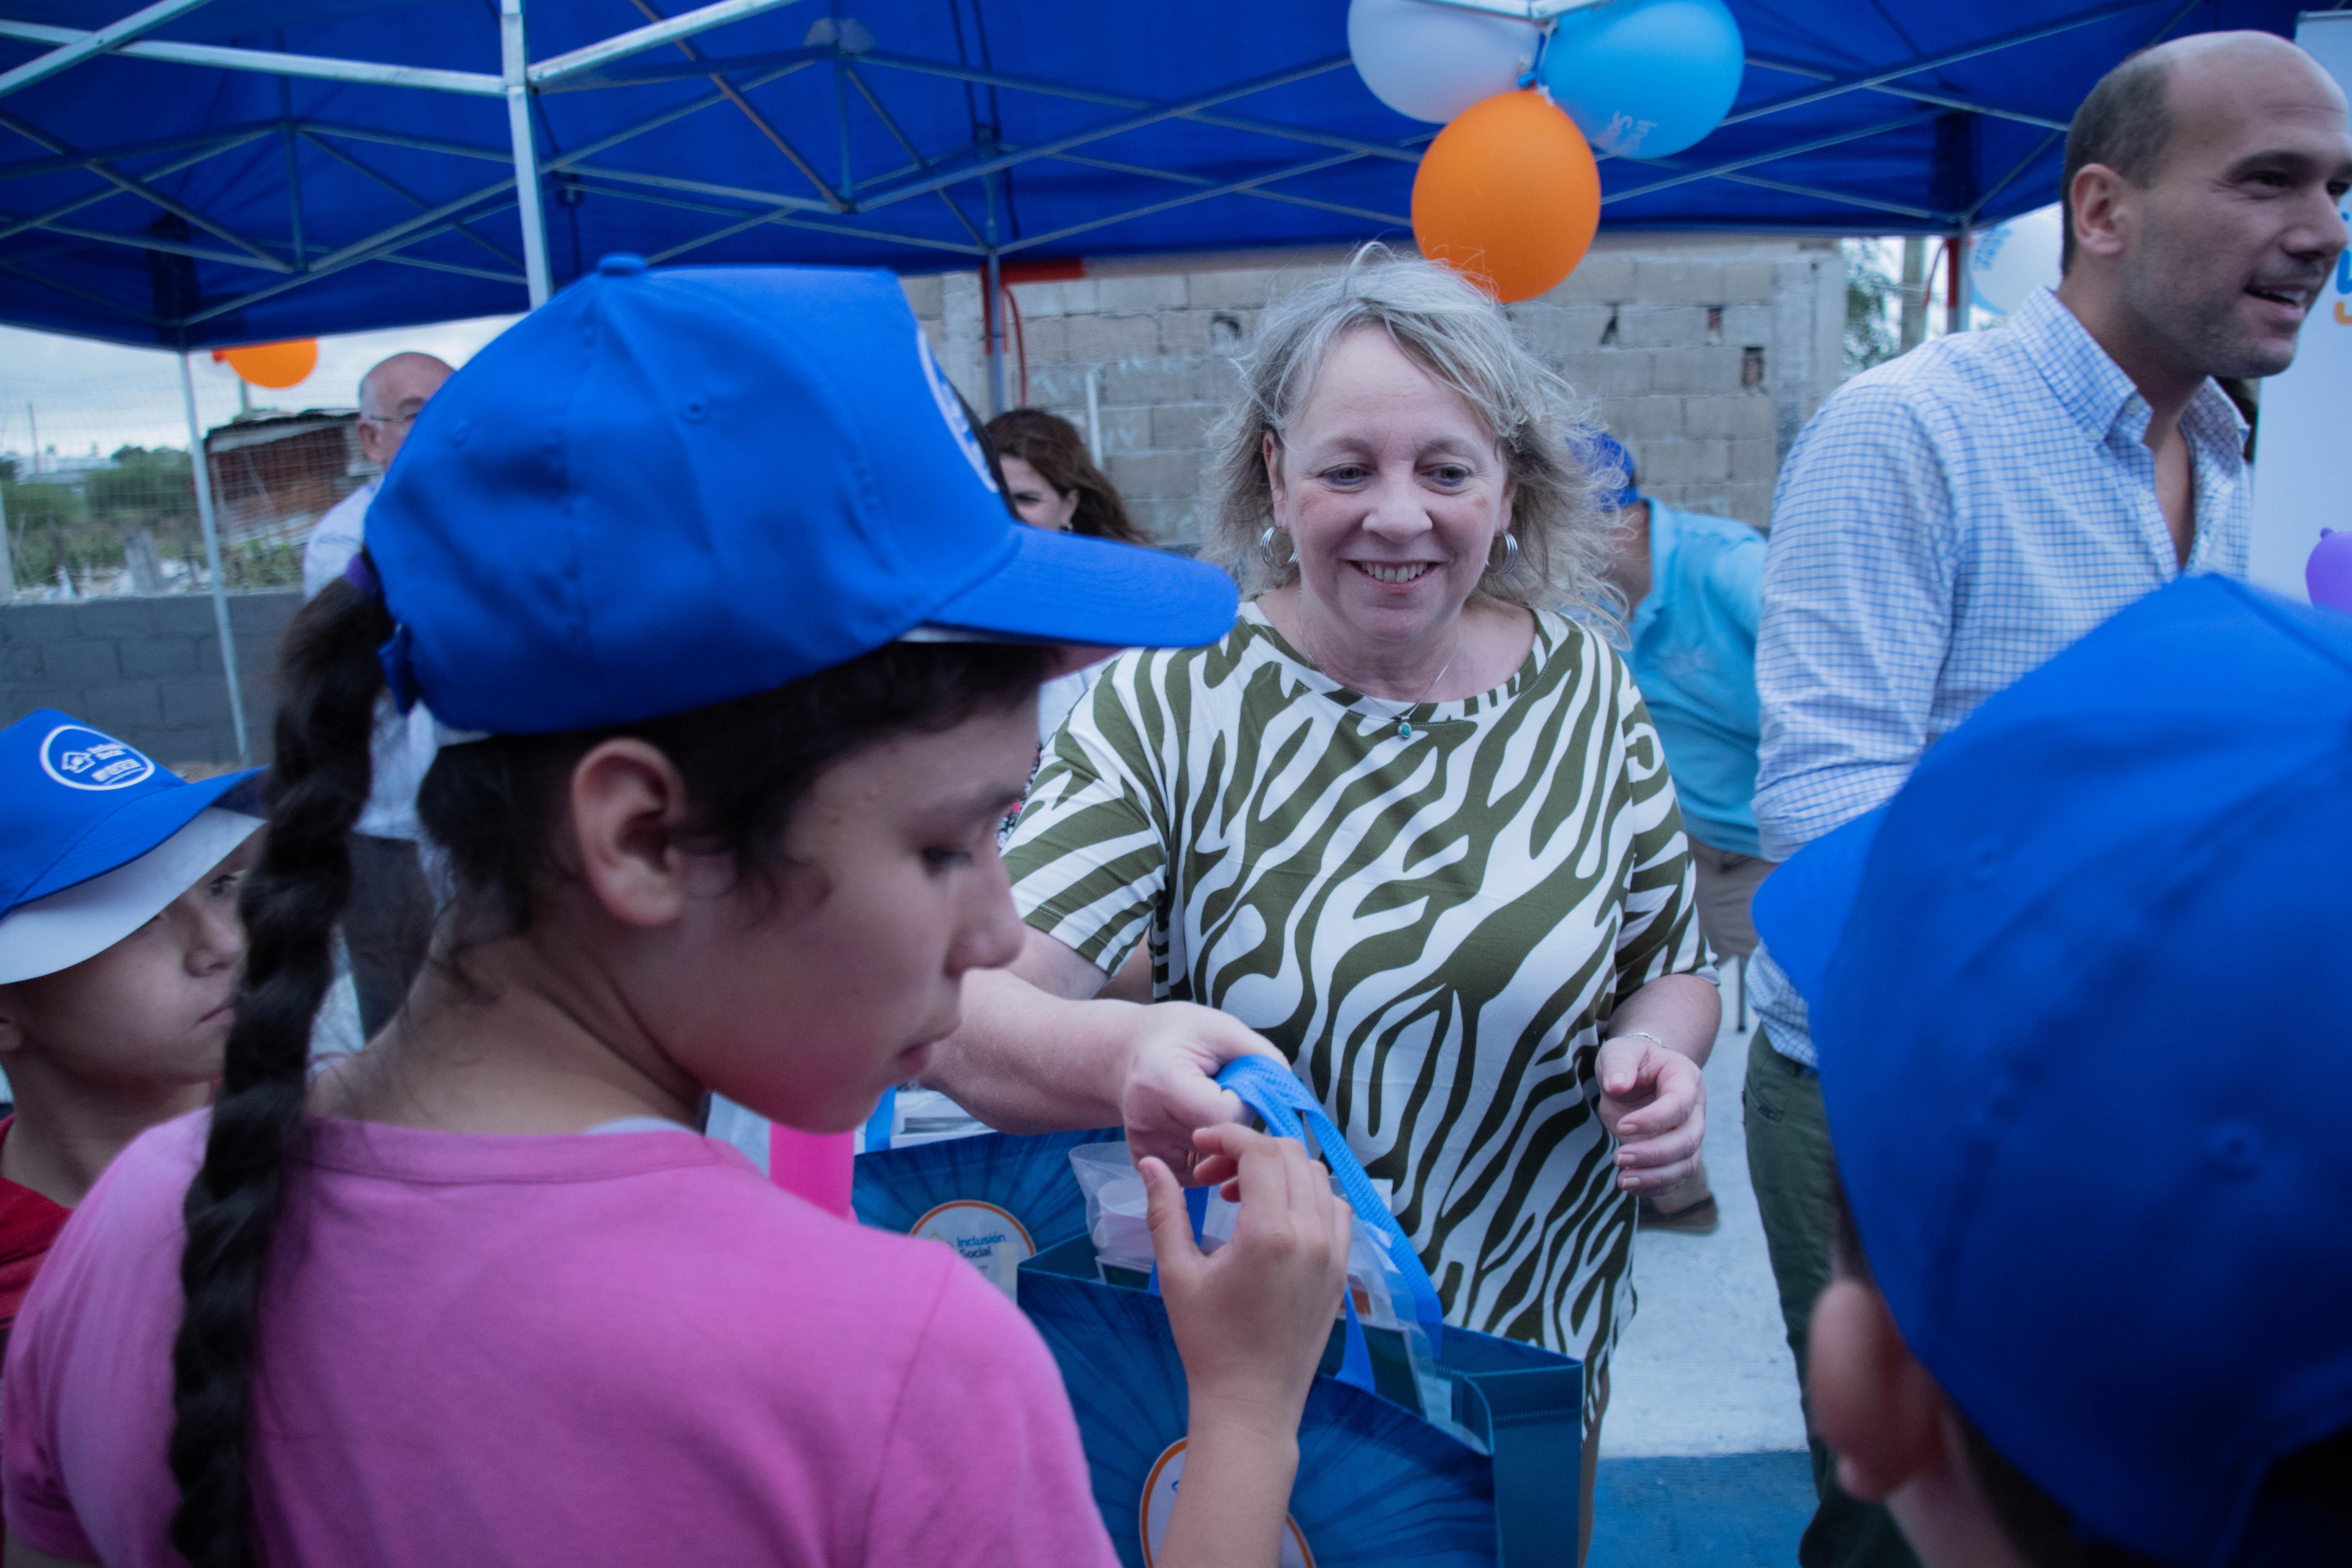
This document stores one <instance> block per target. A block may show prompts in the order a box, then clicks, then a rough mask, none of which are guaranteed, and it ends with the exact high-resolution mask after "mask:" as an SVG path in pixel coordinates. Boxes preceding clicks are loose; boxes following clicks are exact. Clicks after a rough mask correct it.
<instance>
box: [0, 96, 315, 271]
mask: <svg viewBox="0 0 2352 1568" xmlns="http://www.w3.org/2000/svg"><path fill="white" fill-rule="evenodd" d="M0 126H5V127H6V128H7V129H8V130H10V131H14V132H16V134H17V135H19V136H22V137H23V138H24V139H25V140H26V141H27V142H37V143H38V144H39V145H41V146H43V147H46V148H47V149H48V150H49V151H50V152H52V153H57V154H58V155H59V156H61V157H70V156H72V155H73V154H74V153H77V152H79V148H77V147H75V146H74V145H73V144H72V143H71V142H68V141H66V140H65V139H64V138H63V137H60V136H52V135H50V134H49V133H48V132H46V131H44V130H42V129H41V128H40V127H39V126H37V125H35V124H34V123H33V122H32V121H28V120H26V119H23V118H22V117H20V116H18V115H15V114H10V113H8V112H6V111H5V110H0ZM87 167H88V169H89V173H91V174H96V175H97V176H98V177H99V178H100V179H101V180H104V181H105V182H106V183H107V184H110V185H112V186H113V187H115V189H117V190H119V191H121V192H122V193H123V194H124V195H133V196H137V197H138V198H139V199H140V200H142V201H143V202H148V203H150V204H152V205H155V206H159V207H162V208H163V210H164V211H165V212H167V213H170V214H171V215H172V216H173V217H176V218H178V219H180V220H181V221H182V222H183V223H185V224H188V225H190V226H193V227H195V228H200V229H202V230H204V231H205V233H206V234H209V235H211V236H212V237H214V238H215V239H221V240H226V241H227V242H228V243H229V244H231V245H233V246H235V247H237V248H238V249H239V250H242V251H244V252H245V253H246V254H247V255H248V256H250V257H252V258H253V259H254V261H255V263H257V264H258V265H259V266H261V267H263V268H267V269H268V270H269V271H272V272H291V271H293V270H294V268H292V267H291V266H290V265H289V264H288V263H287V262H285V261H283V260H280V259H279V258H277V257H275V256H272V255H271V254H270V253H269V252H268V251H267V250H264V249H263V248H262V247H260V246H259V245H257V244H256V243H255V242H254V241H252V240H250V239H247V238H246V237H245V236H243V235H241V234H239V233H237V232H236V230H235V229H233V228H230V227H228V226H226V224H219V223H215V222H214V221H213V220H212V219H211V218H208V217H206V216H205V215H204V214H202V213H200V212H198V211H197V210H196V209H195V208H194V207H192V206H189V205H187V204H185V203H184V202H180V201H176V200H174V199H173V198H172V197H170V196H167V195H163V193H162V192H160V191H158V190H155V189H153V188H152V186H150V185H149V184H147V183H146V182H145V181H144V180H140V179H135V178H133V177H132V176H131V175H129V174H123V173H121V171H120V170H117V169H114V168H112V167H110V166H109V165H108V164H106V163H90V164H89V165H87Z"/></svg>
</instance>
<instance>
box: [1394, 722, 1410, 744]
mask: <svg viewBox="0 0 2352 1568" xmlns="http://www.w3.org/2000/svg"><path fill="white" fill-rule="evenodd" d="M1397 736H1398V738H1399V739H1400V740H1405V741H1410V740H1412V721H1411V720H1409V719H1408V720H1403V721H1399V723H1398V724H1397Z"/></svg>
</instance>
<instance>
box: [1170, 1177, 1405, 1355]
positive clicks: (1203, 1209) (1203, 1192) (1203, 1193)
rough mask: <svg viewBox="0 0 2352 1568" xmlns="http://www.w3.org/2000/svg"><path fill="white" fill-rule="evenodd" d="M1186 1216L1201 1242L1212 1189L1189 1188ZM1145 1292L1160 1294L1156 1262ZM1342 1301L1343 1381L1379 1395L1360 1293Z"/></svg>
mask: <svg viewBox="0 0 2352 1568" xmlns="http://www.w3.org/2000/svg"><path fill="white" fill-rule="evenodd" d="M1184 1212H1185V1213H1186V1214H1187V1215H1191V1216H1192V1239H1193V1240H1194V1241H1198V1240H1200V1239H1201V1232H1202V1229H1203V1228H1204V1227H1205V1226H1207V1225H1208V1223H1209V1189H1208V1188H1206V1187H1186V1188H1185V1189H1184ZM1145 1289H1148V1290H1150V1292H1151V1293H1152V1294H1153V1295H1155V1296H1157V1295H1159V1294H1160V1265H1159V1264H1158V1263H1156V1262H1155V1263H1154V1264H1152V1266H1151V1282H1150V1284H1149V1285H1147V1286H1146V1287H1145ZM1340 1300H1341V1302H1342V1304H1343V1306H1344V1308H1345V1310H1346V1311H1347V1314H1348V1332H1347V1337H1346V1338H1345V1339H1343V1340H1342V1341H1341V1342H1340V1350H1339V1381H1340V1382H1341V1383H1351V1384H1355V1385H1356V1386H1357V1387H1358V1388H1360V1389H1362V1390H1363V1391H1364V1392H1365V1393H1366V1394H1377V1393H1379V1392H1380V1390H1378V1389H1376V1388H1374V1387H1373V1386H1372V1352H1371V1349H1370V1346H1368V1345H1366V1344H1365V1343H1364V1325H1363V1323H1362V1321H1360V1320H1359V1319H1358V1318H1357V1316H1356V1293H1355V1292H1354V1291H1353V1290H1342V1291H1341V1292H1340Z"/></svg>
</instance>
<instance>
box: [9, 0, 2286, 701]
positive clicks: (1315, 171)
mask: <svg viewBox="0 0 2352 1568" xmlns="http://www.w3.org/2000/svg"><path fill="white" fill-rule="evenodd" d="M122 3H123V0H0V14H5V19H0V160H5V161H0V321H9V322H14V323H16V324H20V325H23V326H27V327H34V328H38V329H43V330H47V331H61V332H71V333H79V334H81V335H85V336H89V337H96V338H106V339H111V340H115V341H119V342H131V343H142V344H154V345H160V346H163V347H167V348H172V349H175V350H179V351H183V352H185V351H189V350H194V349H199V348H209V347H213V346H216V345H226V344H236V343H245V342H269V341H274V340H279V339H286V338H299V337H308V336H312V335H315V334H318V333H321V332H331V331H357V330H361V329H364V328H372V327H386V326H398V325H407V324H414V323H418V322H423V321H441V320H447V319H450V318H453V317H459V316H467V315H481V314H488V313H493V312H499V311H508V310H520V309H523V308H524V307H525V306H527V305H529V304H531V303H535V302H537V301H538V300H542V299H544V298H546V296H547V294H548V293H549V291H550V290H551V289H554V288H560V287H562V285H563V284H564V283H565V282H567V281H569V280H570V279H572V278H573V277H576V276H577V275H578V274H579V273H580V271H581V270H582V269H583V268H584V267H587V266H593V264H594V262H595V259H596V258H597V257H598V256H600V255H602V254H604V252H606V251H611V250H635V251H639V252H642V253H643V254H645V255H646V256H647V257H648V258H650V259H652V260H654V261H656V262H657V263H658V262H666V261H687V262H710V263H717V262H748V261H800V262H826V263H836V264H848V265H865V266H882V267H889V268H897V269H898V270H901V271H909V272H920V271H940V270H946V269H950V268H979V269H981V270H982V271H984V272H985V273H987V274H988V275H989V276H990V277H991V278H992V279H995V278H996V277H998V276H999V275H1001V274H1002V273H1003V272H1004V271H1005V270H1007V269H1011V268H1037V267H1038V266H1039V264H1049V265H1050V264H1052V263H1055V262H1062V263H1067V262H1068V261H1070V260H1071V259H1072V258H1079V257H1108V256H1114V255H1122V254H1126V255H1133V254H1144V253H1170V252H1184V251H1213V250H1225V251H1229V250H1234V249H1241V248H1252V247H1282V246H1303V245H1317V244H1335V243H1345V242H1349V241H1354V240H1359V239H1364V238H1371V237H1381V236H1389V237H1400V238H1402V237H1409V236H1410V233H1411V223H1410V220H1409V218H1408V216H1407V215H1408V212H1409V206H1410V193H1411V189H1412V174H1413V169H1414V165H1415V163H1416V162H1417V160H1418V159H1419V156H1420V152H1421V149H1422V147H1423V145H1425V144H1426V142H1428V141H1429V139H1430V138H1431V137H1432V136H1433V134H1434V133H1435V128H1434V127H1433V126H1429V125H1425V124H1423V123H1420V122H1418V121H1411V120H1407V119H1405V118H1403V117H1402V116H1400V115H1398V114H1396V113H1394V112H1393V111H1391V110H1389V109H1388V108H1386V107H1385V106H1384V105H1382V104H1381V102H1380V101H1379V100H1377V99H1375V98H1374V97H1373V96H1372V95H1371V93H1370V91H1369V90H1368V89H1366V88H1365V87H1364V86H1363V84H1362V82H1361V81H1360V80H1359V79H1357V77H1356V74H1355V72H1354V71H1353V69H1352V68H1350V67H1349V61H1348V57H1347V52H1346V50H1347V26H1346V24H1347V4H1346V0H1288V3H1279V0H1277V3H1276V4H1265V3H1264V0H1260V3H1257V4H1250V3H1248V0H1192V3H1190V4H1187V5H1138V4H1116V5H1106V4H1103V3H1102V0H859V3H857V4H856V5H849V4H848V3H847V0H798V3H795V0H716V3H712V4H707V5H701V6H699V7H698V8H695V9H691V10H685V11H682V12H680V13H679V14H678V15H677V16H667V14H666V11H665V8H664V7H665V5H666V4H669V3H677V0H562V3H561V4H554V3H550V0H534V3H533V4H532V5H530V8H529V10H528V11H527V12H526V9H525V6H524V0H156V3H155V4H152V5H148V6H146V7H145V8H144V9H142V10H139V11H137V12H135V13H132V14H131V15H129V16H122V15H121V14H120V12H119V6H120V5H121V4H122ZM1431 3H1432V4H1452V5H1466V6H1469V7H1470V8H1474V9H1480V10H1488V11H1496V12H1501V13H1504V14H1509V15H1517V16H1530V17H1535V18H1541V17H1545V16H1552V15H1556V14H1558V13H1559V12H1562V11H1565V10H1568V9H1570V8H1572V7H1574V6H1576V5H1582V4H1591V3H1593V0H1431ZM1731 5H1732V9H1733V11H1734V12H1735V13H1736V14H1737V16H1738V19H1739V23H1740V26H1741V28H1742V30H1743V32H1744V34H1745V37H1746V40H1747V44H1748V51H1749V52H1748V74H1747V79H1746V81H1745V84H1744V86H1743V89H1742V91H1741V93H1740V96H1739V99H1738V104H1737V105H1736V107H1735V109H1734V110H1733V111H1732V113H1731V115H1730V117H1729V118H1728V119H1727V121H1725V123H1724V124H1723V125H1722V126H1721V127H1720V128H1719V129H1718V130H1717V131H1716V132H1714V133H1713V134H1712V135H1710V136H1709V137H1707V138H1706V140H1705V141H1703V142H1700V143H1699V144H1698V145H1696V147H1693V148H1691V149H1690V150H1689V151H1687V152H1685V153H1682V154H1680V155H1678V156H1676V157H1674V158H1671V159H1661V160H1636V159H1624V158H1618V159H1610V160H1606V161H1604V163H1603V164H1602V180H1603V188H1604V195H1605V200H1604V205H1603V209H1602V212H1603V224H1604V226H1608V227H1613V228H1625V229H1637V230H1666V229H1743V230H1761V231H1772V232H1781V233H1790V232H1797V233H1811V234H1823V235H1841V234H1856V233H1866V234H1887V233H1917V234H1964V233H1965V232H1967V230H1969V228H1970V227H1972V226H1977V225H1980V224H1986V223H1991V222H1996V221H1998V220H2000V219H2001V218H2004V217H2008V216H2013V215H2015V214H2017V213H2019V212H2022V211H2025V210H2028V209H2031V208H2033V207H2037V206H2040V205H2043V204H2045V203H2046V202H2048V201H2050V200H2051V199H2052V198H2053V196H2054V195H2055V186H2056V183H2057V174H2058V168H2059V160H2060V155H2061V151H2062V142H2063V132H2064V127H2065V123H2066V120H2067V117H2068V116H2069V115H2070V114H2071V113H2072V112H2073V110H2074V105H2075V103H2076V102H2077V101H2078V100H2080V98H2081V97H2082V94H2083V93H2084V90H2085V89H2087V88H2088V87H2089V85H2090V84H2091V83H2092V81H2094V80H2095V79H2096V78H2097V77H2098V76H2099V75H2100V73H2102V72H2103V71H2105V69H2106V68H2108V67H2110V66H2112V65H2113V64H2114V63H2115V62H2116V60H2118V59H2120V58H2123V57H2124V56H2125V55H2126V54H2127V53H2129V52H2130V51H2131V50H2133V49H2135V48H2137V47H2141V46H2143V45H2145V44H2147V43H2149V42H2151V41H2154V40H2155V39H2157V38H2159V37H2167V36H2170V35H2173V34H2177V33H2179V32H2183V31H2200V30H2206V29H2210V28H2219V27H2263V28H2268V29H2270V30H2273V31H2276V32H2280V33H2291V32H2292V30H2293V26H2294V15H2295V7H2294V5H2289V4H2286V3H2285V0H1976V3H1974V4H1971V5H1938V6H1933V7H1927V6H1916V5H1903V4H1900V3H1899V0H1781V3H1779V4H1774V5H1765V4H1762V3H1761V0H1731ZM10 143H13V147H11V145H10ZM1014 275H1015V276H1016V277H1017V276H1018V273H1017V272H1016V273H1015V274H1014ZM1033 275H1034V273H1033ZM991 297H992V298H993V290H992V292H991ZM1001 346H1002V345H1001V329H994V330H992V332H991V342H990V344H989V347H990V351H991V356H990V357H991V363H992V380H994V381H995V383H996V384H997V388H998V392H997V396H998V399H999V400H1001V396H1002V392H1001V387H1002V370H1001ZM189 406H190V414H191V424H192V425H193V423H194V399H193V395H191V396H190V399H189ZM192 439H193V436H192ZM196 471H197V474H198V475H199V478H200V481H201V479H202V476H203V475H204V472H205V468H204V465H203V464H201V463H199V464H198V465H196ZM199 500H200V502H201V503H202V510H203V511H204V513H205V517H206V520H207V533H208V534H209V532H210V528H209V518H210V510H211V509H210V497H209V495H208V494H206V493H205V487H204V486H203V485H202V483H201V482H200V486H199ZM214 579H215V584H217V583H218V581H219V573H218V572H217V571H215V573H214ZM221 620H222V632H223V641H224V645H226V631H227V626H226V609H225V608H224V609H223V610H222V615H221ZM234 681H235V677H234V673H233V667H232V674H231V683H232V687H234ZM232 705H233V706H236V707H237V708H238V711H239V714H240V721H241V714H242V709H241V706H238V705H237V704H236V699H235V696H234V693H233V694H232Z"/></svg>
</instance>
